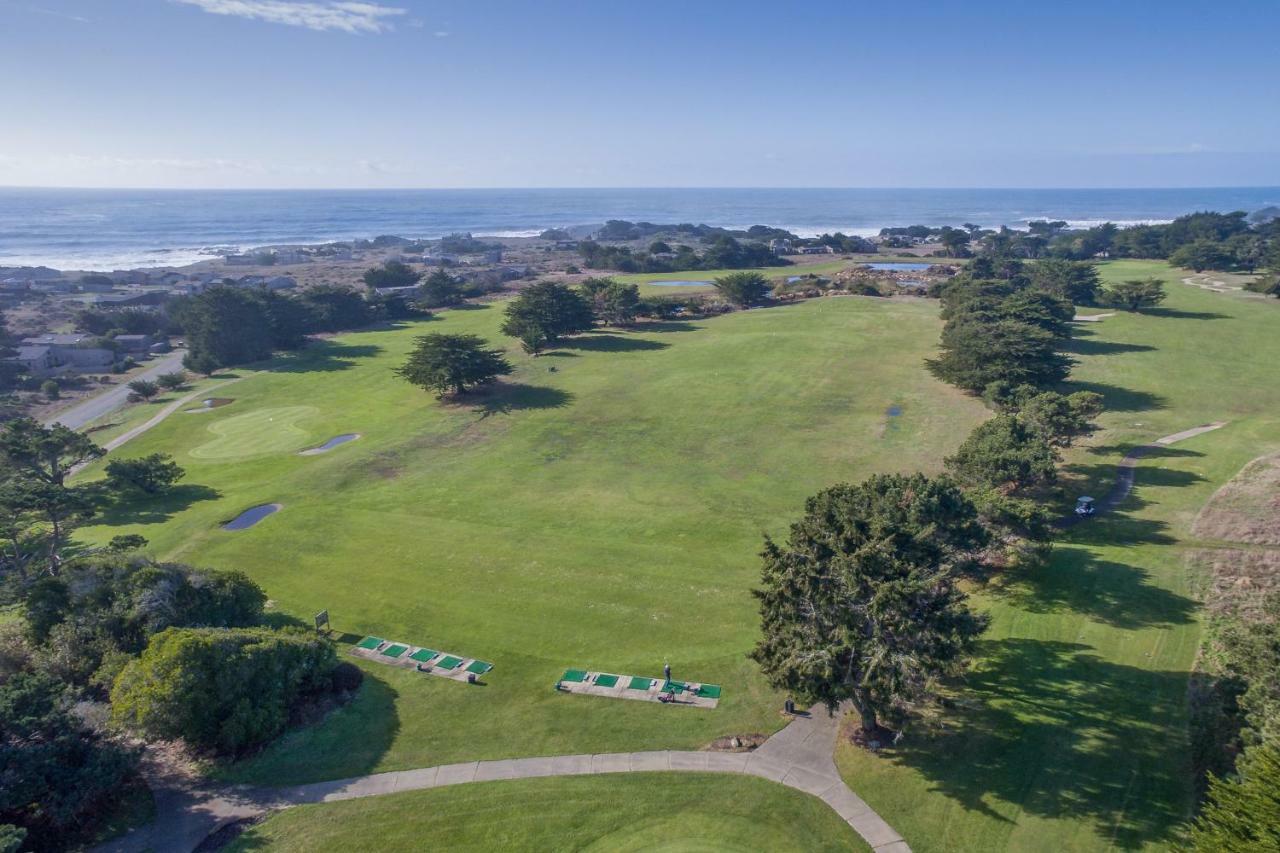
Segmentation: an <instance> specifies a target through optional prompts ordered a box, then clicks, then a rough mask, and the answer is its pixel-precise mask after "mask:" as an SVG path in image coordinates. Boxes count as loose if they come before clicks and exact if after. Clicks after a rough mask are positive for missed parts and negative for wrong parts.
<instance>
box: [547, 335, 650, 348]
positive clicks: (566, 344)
mask: <svg viewBox="0 0 1280 853" xmlns="http://www.w3.org/2000/svg"><path fill="white" fill-rule="evenodd" d="M556 346H557V348H558V349H569V350H585V351H587V352H642V351H646V350H660V349H666V348H667V347H669V346H671V344H668V343H664V342H663V341H651V340H648V339H647V338H633V337H629V336H624V335H616V334H611V333H609V332H593V333H591V334H588V335H583V336H581V337H578V338H567V339H565V340H563V341H560V343H558V344H557V345H556Z"/></svg>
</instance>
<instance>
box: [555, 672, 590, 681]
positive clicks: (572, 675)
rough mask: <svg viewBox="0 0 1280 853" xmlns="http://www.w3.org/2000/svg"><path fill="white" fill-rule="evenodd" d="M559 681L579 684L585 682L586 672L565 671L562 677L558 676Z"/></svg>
mask: <svg viewBox="0 0 1280 853" xmlns="http://www.w3.org/2000/svg"><path fill="white" fill-rule="evenodd" d="M560 680H561V681H569V682H572V683H574V684H581V683H582V682H584V681H586V680H587V671H586V670H585V669H566V670H565V671H564V675H562V676H560Z"/></svg>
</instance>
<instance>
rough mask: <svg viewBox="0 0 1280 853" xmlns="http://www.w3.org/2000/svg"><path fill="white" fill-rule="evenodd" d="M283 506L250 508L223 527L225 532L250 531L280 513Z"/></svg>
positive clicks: (269, 505)
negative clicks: (274, 514) (269, 516)
mask: <svg viewBox="0 0 1280 853" xmlns="http://www.w3.org/2000/svg"><path fill="white" fill-rule="evenodd" d="M280 509H281V504H262V505H261V506H255V507H250V508H249V509H246V510H245V511H244V512H242V513H240V514H239V515H237V516H236V517H235V518H233V519H231V520H230V521H228V522H227V523H226V524H224V525H222V529H223V530H248V529H249V528H250V527H253V526H254V525H255V524H257V523H258V522H259V521H262V519H264V518H266V517H267V516H268V515H271V514H272V513H276V512H279V511H280Z"/></svg>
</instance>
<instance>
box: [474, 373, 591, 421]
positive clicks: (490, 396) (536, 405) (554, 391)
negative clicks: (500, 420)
mask: <svg viewBox="0 0 1280 853" xmlns="http://www.w3.org/2000/svg"><path fill="white" fill-rule="evenodd" d="M572 401H573V395H572V394H570V393H569V392H568V391H563V390H561V389H559V388H548V387H546V386H544V385H526V384H524V383H523V382H495V383H493V384H492V385H489V386H487V387H485V388H481V389H479V390H477V391H474V392H472V394H471V395H470V399H469V401H468V402H470V403H471V404H473V405H474V406H475V407H476V408H477V409H479V410H480V417H481V419H483V418H487V417H489V416H491V415H509V414H511V413H512V412H516V411H520V410H523V409H559V408H561V407H563V406H567V405H569V403H571V402H572Z"/></svg>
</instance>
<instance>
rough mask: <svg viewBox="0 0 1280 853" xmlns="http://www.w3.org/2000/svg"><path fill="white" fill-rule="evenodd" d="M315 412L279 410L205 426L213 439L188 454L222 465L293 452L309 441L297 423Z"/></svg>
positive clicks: (309, 409) (291, 408) (300, 408)
mask: <svg viewBox="0 0 1280 853" xmlns="http://www.w3.org/2000/svg"><path fill="white" fill-rule="evenodd" d="M318 411H319V410H318V409H316V407H315V406H282V407H279V408H270V409H258V410H257V411H253V412H246V413H245V414H243V415H236V416H235V417H233V418H227V419H226V420H220V421H218V422H216V423H212V424H209V426H208V430H209V432H211V433H213V435H214V436H216V437H215V438H214V439H213V440H212V441H207V442H205V443H204V444H201V445H200V446H199V447H195V448H192V450H191V451H190V453H191V455H192V456H194V457H196V458H197V459H205V460H210V461H225V460H233V459H243V458H245V457H248V456H257V455H260V454H265V453H279V452H282V451H289V450H297V449H299V448H301V447H305V446H306V444H307V442H308V441H309V440H310V438H311V433H309V432H308V431H307V430H305V429H303V428H302V427H300V426H298V421H300V420H303V419H305V418H307V417H310V416H312V415H315V414H317V413H318Z"/></svg>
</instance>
